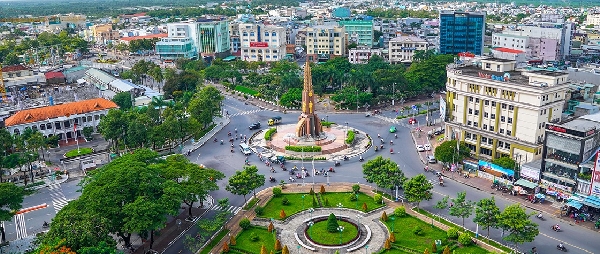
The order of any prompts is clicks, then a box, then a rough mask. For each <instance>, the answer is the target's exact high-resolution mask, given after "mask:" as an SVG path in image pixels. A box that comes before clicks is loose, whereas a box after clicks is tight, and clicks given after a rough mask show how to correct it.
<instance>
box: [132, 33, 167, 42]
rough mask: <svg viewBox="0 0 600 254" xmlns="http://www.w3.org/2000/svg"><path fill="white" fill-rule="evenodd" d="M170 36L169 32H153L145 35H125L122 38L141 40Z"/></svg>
mask: <svg viewBox="0 0 600 254" xmlns="http://www.w3.org/2000/svg"><path fill="white" fill-rule="evenodd" d="M168 36H169V35H168V34H165V33H162V34H151V35H144V36H131V37H123V38H121V40H122V41H135V40H141V39H153V38H166V37H168Z"/></svg>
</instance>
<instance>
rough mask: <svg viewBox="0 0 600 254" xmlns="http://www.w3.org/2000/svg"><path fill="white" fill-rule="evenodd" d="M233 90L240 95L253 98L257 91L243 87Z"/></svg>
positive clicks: (236, 87)
mask: <svg viewBox="0 0 600 254" xmlns="http://www.w3.org/2000/svg"><path fill="white" fill-rule="evenodd" d="M235 90H236V91H238V92H242V93H245V94H249V95H253V96H254V95H256V94H258V92H257V91H255V90H253V89H250V88H248V87H245V86H235Z"/></svg>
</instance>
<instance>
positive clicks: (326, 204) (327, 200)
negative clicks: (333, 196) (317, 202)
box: [325, 198, 329, 206]
mask: <svg viewBox="0 0 600 254" xmlns="http://www.w3.org/2000/svg"><path fill="white" fill-rule="evenodd" d="M325 206H329V199H327V198H325Z"/></svg>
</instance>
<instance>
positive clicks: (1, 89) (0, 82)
mask: <svg viewBox="0 0 600 254" xmlns="http://www.w3.org/2000/svg"><path fill="white" fill-rule="evenodd" d="M0 95H2V103H8V99H7V98H6V87H5V86H4V76H3V74H2V65H1V64H0Z"/></svg>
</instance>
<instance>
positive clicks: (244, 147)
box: [240, 143, 252, 155]
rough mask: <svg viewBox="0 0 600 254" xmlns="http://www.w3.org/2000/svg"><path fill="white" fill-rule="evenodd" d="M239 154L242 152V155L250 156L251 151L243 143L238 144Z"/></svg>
mask: <svg viewBox="0 0 600 254" xmlns="http://www.w3.org/2000/svg"><path fill="white" fill-rule="evenodd" d="M240 152H242V153H243V154H244V155H250V154H252V150H250V147H249V146H248V145H246V144H244V143H241V144H240Z"/></svg>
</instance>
